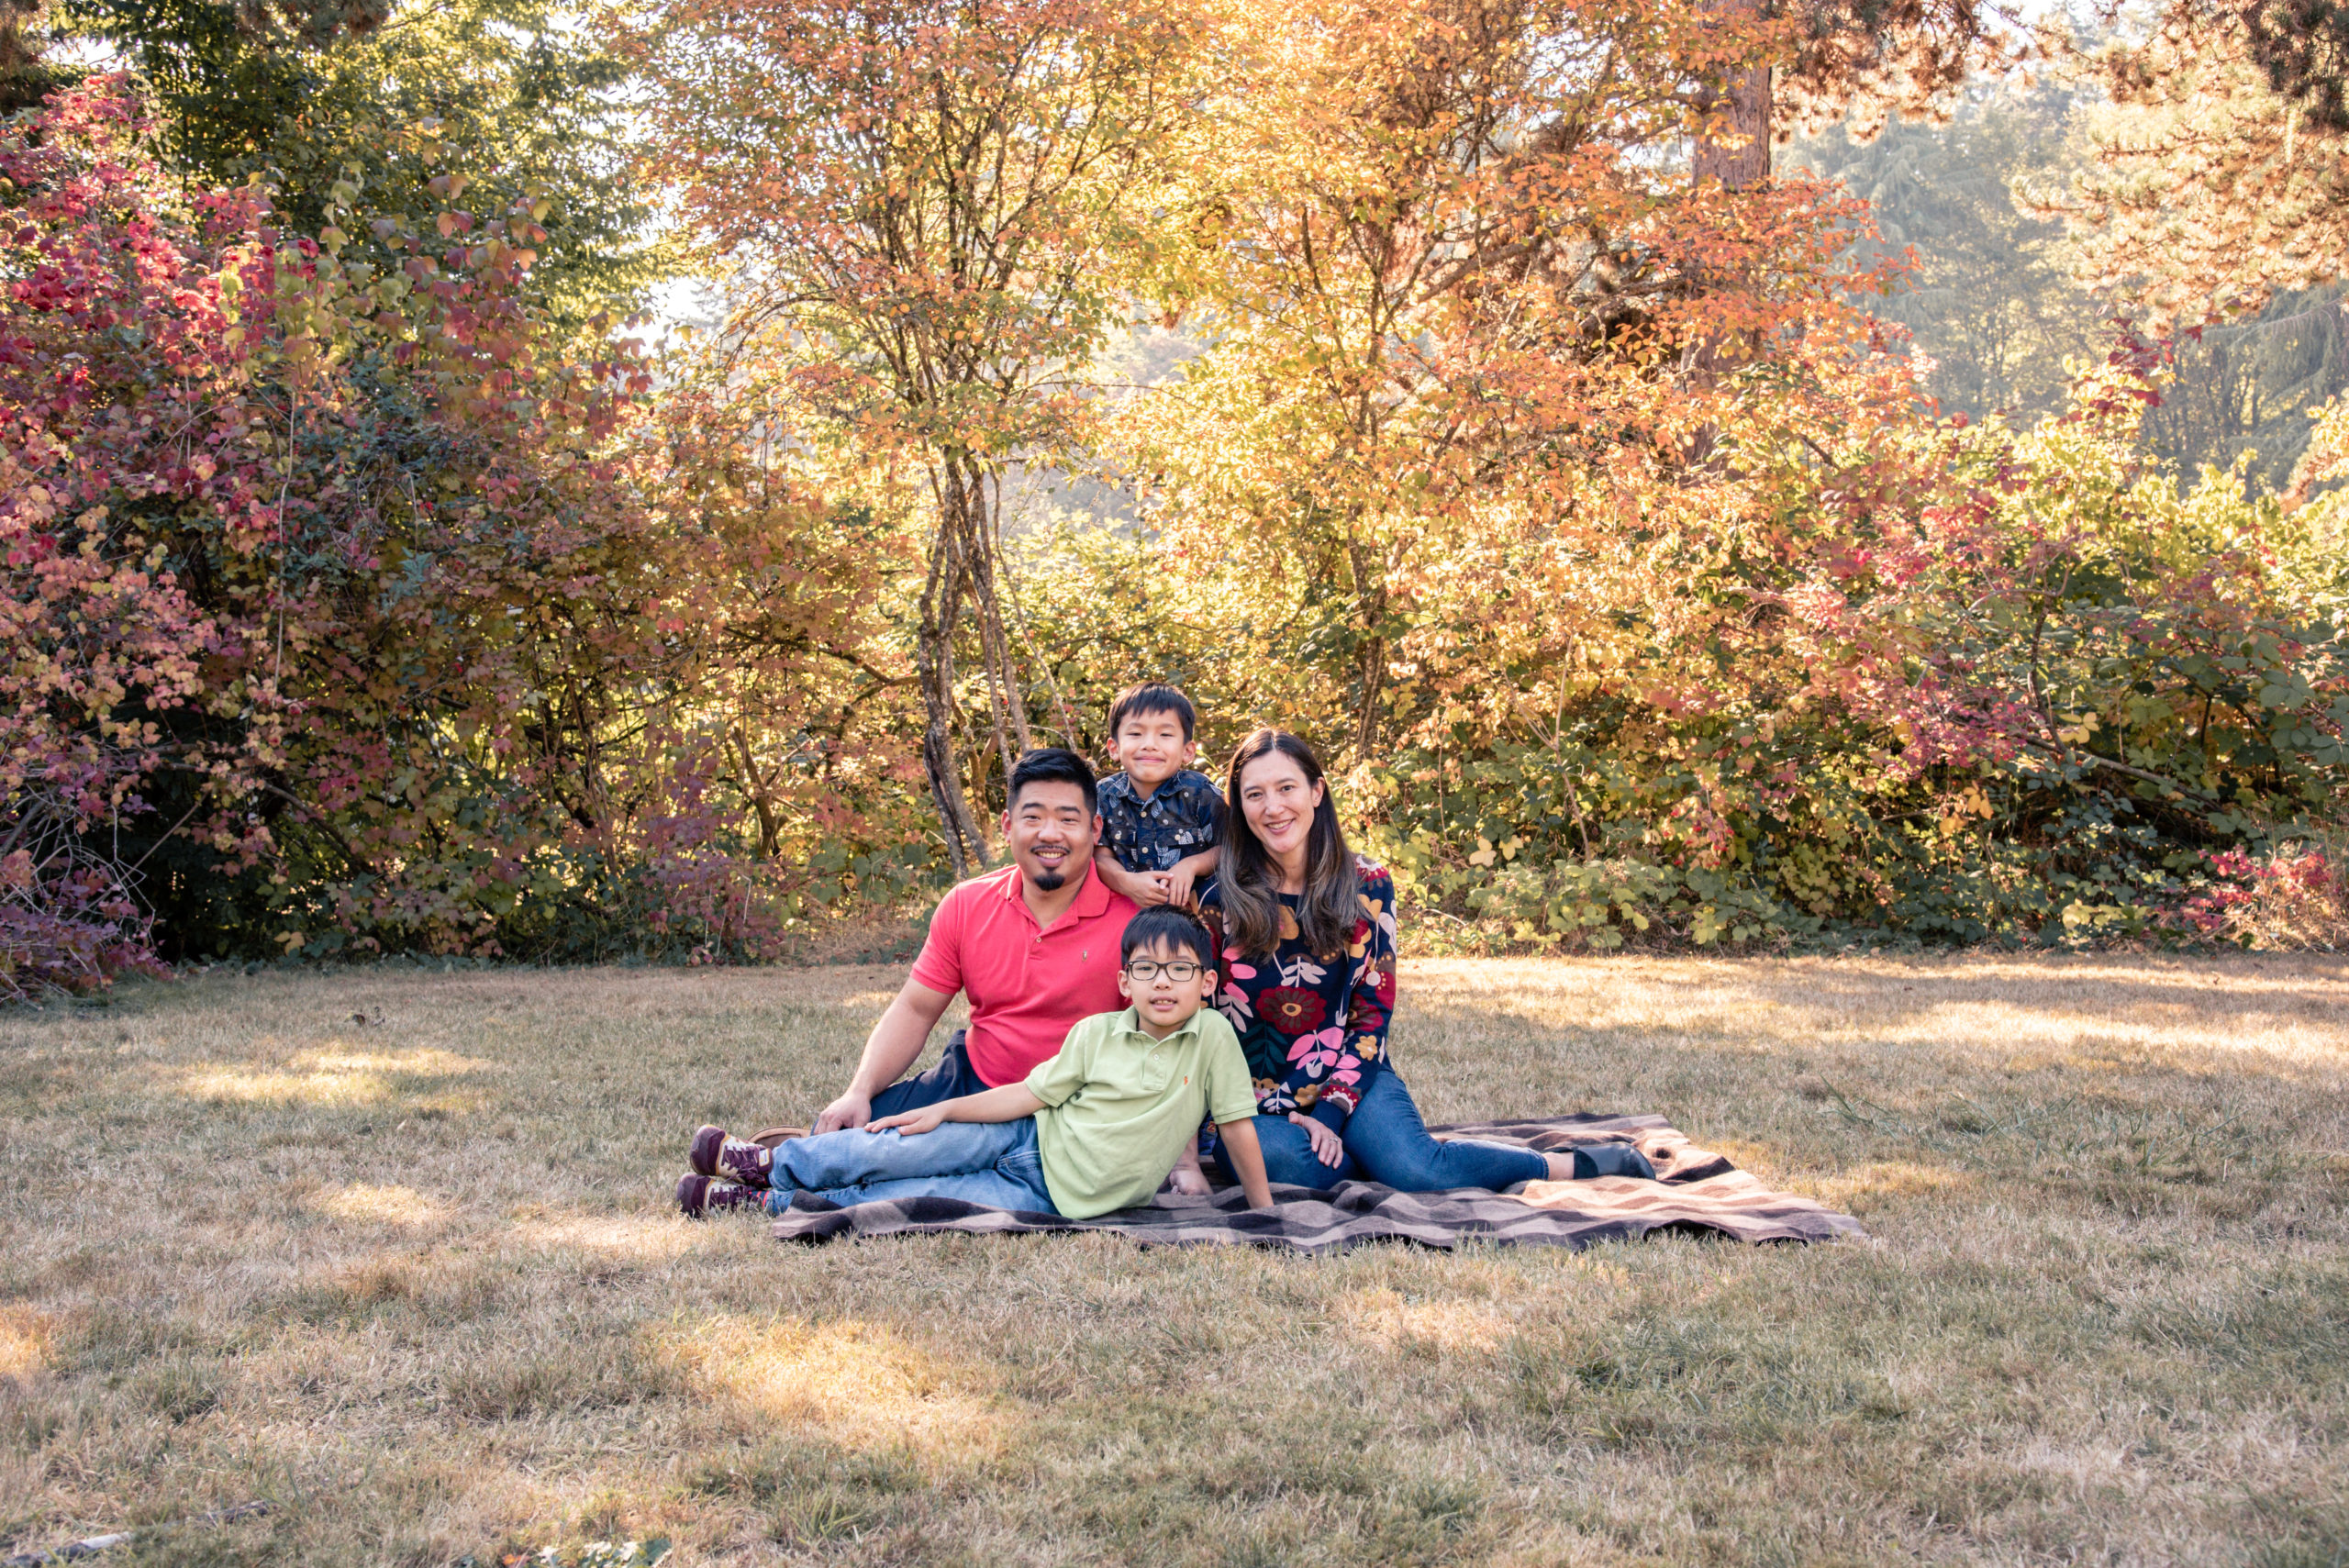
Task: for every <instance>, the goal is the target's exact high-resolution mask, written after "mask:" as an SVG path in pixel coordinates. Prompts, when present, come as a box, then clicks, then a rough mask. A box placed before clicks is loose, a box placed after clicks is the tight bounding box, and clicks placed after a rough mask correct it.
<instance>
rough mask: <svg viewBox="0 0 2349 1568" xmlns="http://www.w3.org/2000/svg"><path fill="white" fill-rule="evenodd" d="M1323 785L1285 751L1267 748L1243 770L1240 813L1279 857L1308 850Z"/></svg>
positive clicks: (1276, 857)
mask: <svg viewBox="0 0 2349 1568" xmlns="http://www.w3.org/2000/svg"><path fill="white" fill-rule="evenodd" d="M1321 795H1322V785H1321V784H1319V782H1318V781H1314V782H1308V780H1307V779H1306V776H1305V770H1304V769H1303V768H1300V767H1298V766H1297V762H1296V760H1295V759H1294V758H1292V757H1290V756H1288V755H1287V754H1286V753H1285V752H1281V751H1267V752H1265V753H1264V755H1263V756H1261V757H1259V758H1257V759H1256V760H1255V761H1254V762H1251V763H1249V764H1248V765H1247V766H1246V767H1244V768H1242V769H1241V770H1240V815H1241V817H1244V818H1245V819H1246V820H1247V823H1248V827H1249V828H1250V830H1252V832H1253V833H1254V834H1255V835H1256V837H1257V838H1258V839H1259V840H1262V841H1263V843H1264V850H1265V852H1266V853H1268V854H1270V855H1271V856H1272V857H1273V858H1274V859H1275V860H1277V861H1287V860H1289V859H1291V858H1292V857H1295V856H1298V855H1302V854H1304V853H1305V846H1306V844H1307V843H1308V841H1310V836H1311V834H1312V832H1313V811H1314V808H1315V807H1316V806H1319V805H1320V804H1321Z"/></svg>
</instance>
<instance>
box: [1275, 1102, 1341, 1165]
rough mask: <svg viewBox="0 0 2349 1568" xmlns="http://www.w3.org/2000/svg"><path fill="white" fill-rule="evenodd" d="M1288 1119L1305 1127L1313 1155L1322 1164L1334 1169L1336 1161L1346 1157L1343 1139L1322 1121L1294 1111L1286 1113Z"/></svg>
mask: <svg viewBox="0 0 2349 1568" xmlns="http://www.w3.org/2000/svg"><path fill="white" fill-rule="evenodd" d="M1288 1119H1289V1120H1291V1121H1293V1122H1295V1123H1297V1126H1299V1127H1301V1128H1303V1129H1305V1136H1306V1138H1307V1140H1308V1141H1309V1142H1311V1143H1312V1145H1313V1157H1314V1158H1315V1159H1316V1160H1319V1161H1320V1162H1321V1163H1323V1164H1324V1165H1328V1166H1330V1168H1332V1169H1335V1168H1336V1166H1337V1163H1338V1162H1339V1161H1341V1160H1343V1159H1344V1158H1345V1157H1346V1143H1345V1140H1343V1139H1341V1138H1340V1137H1339V1136H1338V1135H1337V1134H1336V1133H1334V1132H1331V1131H1330V1129H1329V1128H1328V1127H1326V1126H1324V1125H1323V1124H1322V1123H1320V1122H1318V1121H1315V1120H1314V1119H1313V1118H1311V1117H1309V1116H1300V1115H1299V1114H1298V1113H1297V1112H1296V1111H1291V1112H1289V1113H1288Z"/></svg>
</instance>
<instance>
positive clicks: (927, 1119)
mask: <svg viewBox="0 0 2349 1568" xmlns="http://www.w3.org/2000/svg"><path fill="white" fill-rule="evenodd" d="M952 1104H953V1102H952V1100H941V1101H939V1102H938V1104H936V1105H934V1106H922V1107H921V1108H920V1109H919V1110H914V1111H899V1112H898V1113H897V1114H896V1116H885V1117H883V1118H881V1119H880V1120H879V1121H875V1122H868V1123H867V1124H866V1125H865V1129H864V1130H865V1131H867V1132H887V1131H890V1130H891V1129H895V1130H896V1131H898V1132H902V1133H904V1134H905V1135H906V1136H907V1138H912V1137H915V1136H917V1135H918V1134H920V1133H924V1132H936V1131H937V1130H938V1129H939V1128H940V1127H941V1126H943V1125H944V1124H945V1121H946V1107H947V1106H950V1105H952Z"/></svg>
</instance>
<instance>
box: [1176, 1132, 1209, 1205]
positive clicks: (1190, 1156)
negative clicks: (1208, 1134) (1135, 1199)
mask: <svg viewBox="0 0 2349 1568" xmlns="http://www.w3.org/2000/svg"><path fill="white" fill-rule="evenodd" d="M1166 1183H1167V1185H1168V1186H1169V1187H1170V1188H1172V1189H1173V1190H1174V1191H1175V1192H1178V1193H1181V1194H1183V1195H1186V1197H1205V1196H1207V1195H1208V1194H1209V1193H1211V1192H1213V1191H1214V1190H1215V1189H1214V1188H1213V1187H1211V1186H1209V1185H1208V1173H1206V1172H1205V1171H1202V1170H1200V1169H1199V1140H1197V1139H1196V1138H1194V1139H1193V1140H1191V1141H1190V1142H1188V1143H1186V1144H1185V1145H1184V1146H1183V1156H1182V1158H1181V1159H1179V1160H1177V1161H1175V1168H1174V1169H1173V1170H1171V1171H1169V1172H1167V1173H1166Z"/></svg>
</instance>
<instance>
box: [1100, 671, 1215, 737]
mask: <svg viewBox="0 0 2349 1568" xmlns="http://www.w3.org/2000/svg"><path fill="white" fill-rule="evenodd" d="M1135 713H1171V714H1173V715H1174V716H1175V717H1177V718H1179V719H1181V720H1182V721H1183V739H1184V740H1197V739H1198V737H1197V735H1196V734H1194V733H1193V731H1194V730H1195V729H1196V728H1197V727H1198V722H1199V716H1198V712H1197V709H1195V708H1193V707H1192V706H1191V699H1190V698H1188V697H1186V696H1185V695H1183V694H1182V692H1181V691H1180V690H1179V689H1178V688H1176V687H1174V686H1170V685H1168V684H1165V683H1164V682H1163V681H1144V682H1143V683H1142V684H1140V685H1138V686H1128V687H1127V688H1126V689H1125V690H1124V691H1122V692H1119V694H1118V700H1117V701H1116V702H1113V703H1111V704H1110V705H1109V733H1110V734H1112V735H1115V734H1116V733H1117V732H1118V726H1119V725H1120V724H1123V723H1124V722H1125V721H1126V716H1127V715H1128V714H1135Z"/></svg>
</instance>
